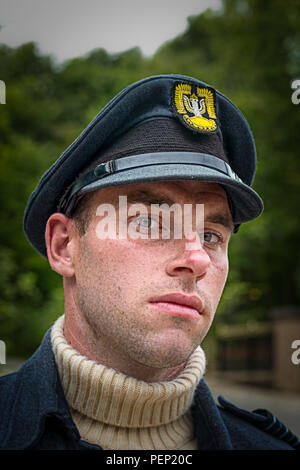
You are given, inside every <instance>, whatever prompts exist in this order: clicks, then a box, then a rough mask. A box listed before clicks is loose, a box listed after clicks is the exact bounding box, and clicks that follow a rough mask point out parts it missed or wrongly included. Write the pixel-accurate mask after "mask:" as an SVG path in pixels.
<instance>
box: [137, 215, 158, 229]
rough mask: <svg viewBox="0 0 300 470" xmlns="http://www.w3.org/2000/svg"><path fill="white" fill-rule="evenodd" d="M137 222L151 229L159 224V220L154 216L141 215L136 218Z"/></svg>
mask: <svg viewBox="0 0 300 470" xmlns="http://www.w3.org/2000/svg"><path fill="white" fill-rule="evenodd" d="M136 223H137V225H139V226H140V227H141V228H144V229H150V228H154V227H155V226H157V224H158V223H159V222H158V221H157V220H155V219H154V218H153V217H149V216H141V217H138V218H137V219H136Z"/></svg>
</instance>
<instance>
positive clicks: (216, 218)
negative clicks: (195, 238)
mask: <svg viewBox="0 0 300 470" xmlns="http://www.w3.org/2000/svg"><path fill="white" fill-rule="evenodd" d="M204 213H205V208H204ZM205 221H206V222H212V223H214V224H220V225H223V226H224V227H226V228H228V229H229V230H230V231H231V232H233V230H234V224H233V222H232V219H231V217H229V216H227V215H224V214H220V213H215V214H210V215H208V216H207V217H205Z"/></svg>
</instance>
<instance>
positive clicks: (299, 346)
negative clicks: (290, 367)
mask: <svg viewBox="0 0 300 470" xmlns="http://www.w3.org/2000/svg"><path fill="white" fill-rule="evenodd" d="M291 348H292V349H295V351H294V352H293V354H292V358H291V359H292V363H293V364H294V365H295V366H298V365H299V364H300V339H295V341H293V342H292V345H291Z"/></svg>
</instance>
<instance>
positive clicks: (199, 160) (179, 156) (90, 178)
mask: <svg viewBox="0 0 300 470" xmlns="http://www.w3.org/2000/svg"><path fill="white" fill-rule="evenodd" d="M169 164H173V165H176V164H177V165H186V164H188V165H196V166H202V167H206V168H212V169H213V170H217V171H219V172H220V173H223V174H224V175H226V176H228V177H229V178H232V179H234V180H236V181H239V182H240V183H242V182H243V181H242V180H241V179H240V178H239V177H238V176H237V174H236V173H234V171H232V169H231V167H230V165H228V163H227V162H225V161H224V160H221V159H220V158H218V157H214V156H212V155H209V154H206V153H196V152H195V153H194V152H156V153H144V154H141V155H132V156H130V157H122V158H117V159H114V160H109V161H107V162H104V163H100V164H99V165H98V166H96V168H94V169H93V170H91V171H89V172H88V173H86V174H85V175H83V176H82V177H80V178H79V179H78V180H77V181H75V183H74V184H73V185H72V186H71V187H70V189H69V190H68V191H67V192H66V194H65V196H64V198H63V200H62V201H61V203H60V205H59V207H58V211H59V212H63V213H64V214H66V215H67V216H68V217H69V216H71V214H72V210H73V209H74V206H75V203H76V200H77V199H78V197H79V196H80V195H81V194H82V193H83V192H82V190H83V188H85V187H86V186H88V185H90V184H91V183H94V182H96V181H98V180H100V179H103V178H105V177H106V176H108V175H112V174H115V173H119V172H121V171H125V170H130V169H133V168H143V167H147V166H150V165H169Z"/></svg>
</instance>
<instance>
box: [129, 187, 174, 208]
mask: <svg viewBox="0 0 300 470" xmlns="http://www.w3.org/2000/svg"><path fill="white" fill-rule="evenodd" d="M127 202H129V203H130V204H136V203H143V204H146V205H151V204H168V206H171V205H172V204H174V203H175V201H174V200H173V199H171V198H169V197H168V196H159V195H158V194H154V193H152V192H151V191H145V190H139V191H135V192H133V193H129V194H127Z"/></svg>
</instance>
